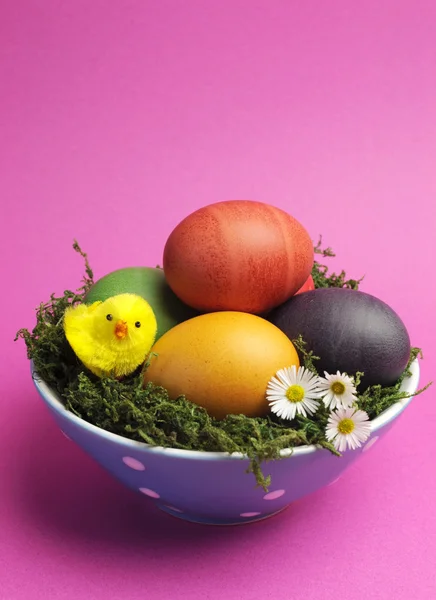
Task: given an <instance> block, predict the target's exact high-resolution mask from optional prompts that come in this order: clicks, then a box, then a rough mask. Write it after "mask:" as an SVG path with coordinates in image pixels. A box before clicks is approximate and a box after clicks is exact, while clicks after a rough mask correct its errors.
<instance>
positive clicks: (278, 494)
mask: <svg viewBox="0 0 436 600" xmlns="http://www.w3.org/2000/svg"><path fill="white" fill-rule="evenodd" d="M284 493H285V490H275V492H269V494H265V496H264V497H263V499H264V500H276V499H277V498H281V497H282V496H283V494H284Z"/></svg>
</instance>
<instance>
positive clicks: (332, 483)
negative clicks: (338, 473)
mask: <svg viewBox="0 0 436 600" xmlns="http://www.w3.org/2000/svg"><path fill="white" fill-rule="evenodd" d="M339 480H340V477H336V479H333V481H331V482H330V483H329V485H334V484H335V483H337V482H338V481H339Z"/></svg>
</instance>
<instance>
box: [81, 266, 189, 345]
mask: <svg viewBox="0 0 436 600" xmlns="http://www.w3.org/2000/svg"><path fill="white" fill-rule="evenodd" d="M124 293H130V294H137V295H138V296H142V298H144V299H145V300H147V302H148V303H149V304H150V306H151V307H152V309H153V312H154V314H155V316H156V320H157V324H158V330H157V335H156V339H158V338H160V336H161V335H163V334H164V333H165V332H166V331H168V330H169V329H171V328H172V327H174V326H175V325H177V324H178V323H181V322H182V321H185V320H186V319H190V318H191V317H193V316H195V315H197V314H198V313H197V312H196V311H195V310H194V309H192V308H191V307H189V306H187V305H186V304H184V303H183V302H182V301H181V300H180V299H179V298H178V297H177V296H176V295H175V294H174V292H173V291H172V290H171V288H170V287H169V285H168V284H167V282H166V280H165V275H164V272H163V270H162V269H158V268H153V267H127V268H125V269H118V270H117V271H112V272H111V273H108V274H107V275H105V276H104V277H102V278H101V279H99V280H98V281H96V282H95V283H94V285H93V286H92V287H91V289H90V290H89V291H88V293H87V294H86V297H85V302H86V303H87V304H92V302H95V301H96V300H101V301H104V300H106V299H107V298H110V297H111V296H117V295H118V294H124Z"/></svg>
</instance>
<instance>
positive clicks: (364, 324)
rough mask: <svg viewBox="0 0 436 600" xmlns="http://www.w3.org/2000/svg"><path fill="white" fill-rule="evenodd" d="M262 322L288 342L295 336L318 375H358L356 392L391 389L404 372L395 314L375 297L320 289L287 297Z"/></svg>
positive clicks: (404, 338)
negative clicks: (311, 356)
mask: <svg viewBox="0 0 436 600" xmlns="http://www.w3.org/2000/svg"><path fill="white" fill-rule="evenodd" d="M267 318H268V320H269V321H271V323H273V324H274V325H276V326H277V327H278V328H279V329H281V330H282V331H283V332H284V333H285V334H286V335H287V336H288V337H289V338H290V339H291V340H292V339H296V338H297V337H298V336H299V335H300V334H301V336H302V337H303V339H304V340H305V341H306V343H307V348H308V349H309V350H312V351H313V353H314V354H315V355H316V356H319V357H320V360H319V361H316V363H315V364H316V368H317V370H318V372H319V373H320V374H322V375H323V374H324V371H327V372H328V373H336V371H338V370H339V371H341V372H345V373H347V374H348V375H354V374H355V373H356V372H357V371H361V372H363V373H364V377H363V378H362V388H366V387H368V386H369V385H375V384H380V385H383V386H389V385H392V384H394V383H395V382H396V381H397V379H398V378H399V376H400V375H401V373H402V372H403V371H404V369H405V368H406V366H407V362H408V360H409V356H410V338H409V334H408V332H407V329H406V327H405V326H404V323H403V322H402V321H401V319H400V317H399V316H398V315H397V313H396V312H394V311H393V310H392V308H390V307H389V306H388V305H387V304H386V303H385V302H382V301H381V300H379V299H378V298H376V297H375V296H371V295H370V294H366V293H365V292H359V291H355V290H349V289H342V288H321V289H316V290H313V291H310V292H304V293H302V294H299V295H297V296H293V297H292V298H290V299H289V300H287V301H286V302H285V303H284V304H282V305H280V306H279V307H277V308H276V309H274V310H273V311H272V312H271V313H270V314H269V315H268V317H267Z"/></svg>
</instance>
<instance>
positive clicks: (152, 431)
mask: <svg viewBox="0 0 436 600" xmlns="http://www.w3.org/2000/svg"><path fill="white" fill-rule="evenodd" d="M73 248H74V249H75V250H76V252H78V253H79V254H80V255H81V256H82V257H83V259H84V260H85V272H86V274H85V276H84V279H83V282H82V283H83V285H82V287H81V288H79V289H78V290H77V291H76V292H72V291H70V290H67V291H65V292H64V294H63V296H61V297H55V295H52V296H51V297H50V299H49V300H48V302H46V303H43V304H41V305H40V306H39V308H38V309H37V313H36V325H35V327H34V328H33V330H32V331H29V330H27V329H22V330H20V331H19V332H18V333H17V337H16V339H18V338H23V339H24V341H25V343H26V346H27V355H28V358H29V359H30V360H31V361H33V365H34V369H35V372H36V374H37V376H38V377H39V378H41V379H42V380H44V381H45V383H46V384H47V385H49V386H50V387H51V388H52V389H54V390H56V392H57V393H58V394H59V396H60V398H61V400H62V402H63V403H64V405H65V407H66V408H67V410H69V411H71V412H73V413H74V414H75V415H77V416H78V417H79V418H81V419H83V420H85V421H88V422H89V423H91V424H93V425H95V426H97V427H99V428H101V429H104V430H106V431H109V432H111V433H114V434H117V435H120V436H123V437H126V438H129V439H132V440H135V441H139V442H144V443H147V444H150V445H152V446H160V447H170V448H179V449H183V450H196V451H208V452H225V453H236V452H237V453H241V454H242V455H245V456H248V458H249V459H250V468H249V471H250V472H253V473H254V475H255V477H256V481H257V484H258V485H259V486H261V487H262V488H263V489H265V490H268V487H269V484H270V481H269V477H265V476H264V473H263V469H262V463H264V462H266V461H270V460H277V459H279V458H280V451H281V450H283V449H286V448H291V449H292V448H295V447H298V446H304V445H312V444H313V445H315V446H318V447H320V448H325V449H327V450H329V451H330V452H332V453H333V454H336V455H338V456H339V455H340V454H339V452H337V451H336V449H335V448H334V446H333V445H332V444H331V443H330V442H328V441H327V439H326V437H325V427H326V424H327V420H328V415H329V412H328V410H327V409H323V407H321V408H320V409H319V410H318V411H317V412H316V414H315V415H313V416H311V417H303V416H301V415H297V416H296V418H295V419H294V420H292V421H283V420H281V419H279V418H277V417H276V416H275V415H274V414H272V413H271V414H270V415H269V416H267V417H265V418H253V417H246V416H244V415H229V416H227V417H226V418H225V419H224V420H222V421H218V420H216V419H214V418H212V417H211V416H210V415H208V413H207V412H206V410H205V409H203V408H200V407H199V406H197V405H195V404H193V403H191V402H189V401H188V400H186V399H185V397H183V396H180V397H178V398H169V396H168V392H167V391H166V390H165V389H164V388H163V387H159V386H156V385H153V384H152V383H148V384H147V385H146V387H144V385H143V377H142V375H141V369H138V371H136V372H135V373H133V374H132V375H130V376H128V377H125V378H124V379H123V380H121V381H120V380H117V379H111V378H101V379H100V378H98V377H96V376H94V375H93V374H92V373H90V372H89V371H88V370H87V369H86V368H85V367H84V366H83V365H82V364H81V363H80V361H79V360H78V359H77V357H76V355H75V354H74V352H73V350H72V349H71V347H70V345H69V343H68V341H67V339H66V337H65V333H64V329H63V315H64V312H65V310H66V308H67V307H69V306H71V305H72V304H77V303H80V302H83V300H84V297H85V295H86V293H87V291H88V290H89V289H90V287H91V286H92V285H93V283H94V277H93V272H92V269H91V268H90V266H89V263H88V259H87V256H86V254H85V253H84V252H83V251H82V250H81V249H80V247H79V246H78V244H77V242H75V243H74V246H73ZM315 255H316V256H318V257H319V256H321V257H324V258H326V257H331V256H334V253H333V252H332V250H331V249H330V248H327V249H321V240H320V242H319V243H318V244H317V246H315ZM312 277H313V280H314V284H315V288H326V287H336V288H349V289H354V290H357V289H358V288H359V284H360V281H361V280H355V279H347V276H346V274H345V272H344V271H341V272H340V273H339V274H336V273H331V274H330V273H329V272H328V267H327V266H326V265H324V264H321V263H320V262H318V260H315V261H314V265H313V269H312ZM293 343H294V344H295V346H296V348H297V350H298V352H299V354H300V356H301V359H302V360H301V362H302V364H303V365H304V366H305V367H307V368H308V369H310V370H311V371H313V372H315V373H316V372H317V371H316V360H317V357H316V356H313V354H312V353H311V352H308V351H307V350H306V347H305V343H304V340H302V339H301V338H299V339H297V340H293ZM418 354H420V349H419V348H412V349H411V352H410V358H409V362H408V365H407V367H406V369H405V370H404V372H403V374H402V375H401V377H400V378H399V379H398V381H397V382H396V383H395V385H393V386H390V387H382V386H379V385H375V386H372V387H369V388H367V389H366V390H364V391H362V392H360V393H359V394H358V403H357V404H358V406H359V408H361V409H362V410H364V411H366V412H367V414H368V416H369V418H370V419H371V420H372V419H374V418H375V417H377V416H378V415H380V414H381V413H382V412H383V411H384V410H386V409H387V408H389V407H390V406H392V405H393V404H394V403H395V402H398V401H399V400H401V399H403V398H406V397H408V394H407V393H405V392H401V391H400V387H401V383H402V381H403V379H404V378H405V377H407V376H408V375H409V374H410V370H409V367H410V364H411V363H412V362H413V361H414V360H415V359H416V357H417V356H418ZM357 379H358V376H357V378H356V383H358V381H357ZM427 387H428V386H427ZM425 389H426V388H423V389H422V390H419V391H418V392H416V393H415V394H414V395H417V394H418V393H421V392H422V391H424V390H425Z"/></svg>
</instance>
